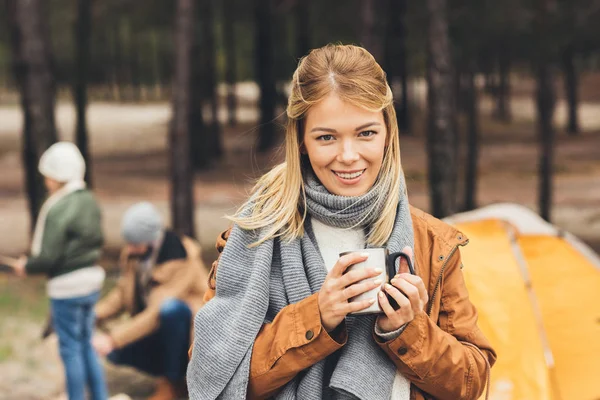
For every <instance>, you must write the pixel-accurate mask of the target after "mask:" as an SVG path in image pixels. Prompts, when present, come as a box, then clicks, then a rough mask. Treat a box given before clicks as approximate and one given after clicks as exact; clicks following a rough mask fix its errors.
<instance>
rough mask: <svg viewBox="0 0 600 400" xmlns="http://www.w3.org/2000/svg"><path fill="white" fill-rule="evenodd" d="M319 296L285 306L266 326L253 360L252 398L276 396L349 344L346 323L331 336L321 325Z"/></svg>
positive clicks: (253, 351)
mask: <svg viewBox="0 0 600 400" xmlns="http://www.w3.org/2000/svg"><path fill="white" fill-rule="evenodd" d="M317 298H318V293H315V294H313V295H311V296H309V297H307V298H306V299H304V300H302V301H300V302H298V303H296V304H290V305H289V306H286V307H284V308H283V309H282V310H281V311H280V312H279V313H278V314H277V316H276V317H275V319H274V320H273V322H271V323H266V324H264V325H263V326H262V328H261V329H260V331H259V332H258V335H257V337H256V339H255V340H254V347H253V349H252V358H251V360H250V379H249V382H248V398H249V399H265V398H268V397H269V396H272V395H273V394H275V393H276V392H277V391H278V390H279V389H280V388H281V387H283V386H284V385H285V384H287V383H288V382H289V381H291V380H292V379H293V378H294V377H295V376H296V375H297V374H298V373H299V372H300V371H302V370H304V369H306V368H308V367H310V366H312V365H313V364H316V363H317V362H319V361H321V360H322V359H324V358H325V357H327V356H328V355H330V354H332V353H334V352H335V351H336V350H338V349H340V348H342V347H343V346H344V345H345V344H346V339H347V333H346V327H345V325H344V324H342V325H340V326H339V327H338V328H337V329H336V330H334V331H333V332H331V335H330V334H329V333H328V332H327V331H326V330H325V328H323V326H322V325H321V314H320V313H319V306H318V304H317Z"/></svg>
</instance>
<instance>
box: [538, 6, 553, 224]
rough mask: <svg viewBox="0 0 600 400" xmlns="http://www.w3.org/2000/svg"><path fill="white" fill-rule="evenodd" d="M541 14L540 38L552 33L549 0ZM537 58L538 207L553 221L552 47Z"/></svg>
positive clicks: (543, 215)
mask: <svg viewBox="0 0 600 400" xmlns="http://www.w3.org/2000/svg"><path fill="white" fill-rule="evenodd" d="M538 7H539V9H538V14H537V15H536V31H537V32H536V33H537V34H538V35H539V37H540V38H545V37H548V36H549V33H550V30H551V27H550V23H549V18H550V17H549V16H548V13H549V11H548V9H549V7H550V5H549V4H548V0H538ZM538 51H539V53H538V55H537V59H536V63H537V65H536V70H537V71H536V72H537V93H536V94H537V114H538V121H537V125H538V134H539V140H540V161H539V198H538V200H539V210H540V215H541V217H542V218H544V219H545V220H546V221H548V222H550V221H551V208H552V181H553V177H554V129H553V126H552V120H553V117H554V106H555V94H554V87H553V82H554V77H553V73H552V64H551V60H552V57H551V55H550V51H551V49H550V48H549V47H547V48H543V47H542V48H541V49H540V50H538Z"/></svg>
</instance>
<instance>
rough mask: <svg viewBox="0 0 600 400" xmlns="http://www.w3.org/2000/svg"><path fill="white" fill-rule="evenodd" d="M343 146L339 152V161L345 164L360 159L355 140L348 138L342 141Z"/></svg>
mask: <svg viewBox="0 0 600 400" xmlns="http://www.w3.org/2000/svg"><path fill="white" fill-rule="evenodd" d="M341 144H342V148H341V149H340V152H339V153H338V157H337V161H338V162H340V163H344V164H352V163H353V162H356V161H358V160H359V159H360V155H359V154H358V151H357V149H356V143H354V141H352V140H349V139H346V140H343V141H342V143H341Z"/></svg>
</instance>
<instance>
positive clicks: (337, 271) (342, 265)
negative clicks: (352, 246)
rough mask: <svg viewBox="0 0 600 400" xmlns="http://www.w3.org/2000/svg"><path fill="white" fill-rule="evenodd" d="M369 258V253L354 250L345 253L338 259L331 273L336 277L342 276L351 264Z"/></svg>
mask: <svg viewBox="0 0 600 400" xmlns="http://www.w3.org/2000/svg"><path fill="white" fill-rule="evenodd" d="M367 258H369V253H358V252H354V253H349V254H346V255H343V256H341V257H340V258H339V259H338V260H337V262H336V263H335V265H334V266H333V268H332V269H331V271H330V272H329V274H330V275H331V276H334V277H340V276H342V275H343V274H344V272H345V271H346V269H348V267H349V266H350V265H354V264H357V263H359V262H362V261H365V260H366V259H367Z"/></svg>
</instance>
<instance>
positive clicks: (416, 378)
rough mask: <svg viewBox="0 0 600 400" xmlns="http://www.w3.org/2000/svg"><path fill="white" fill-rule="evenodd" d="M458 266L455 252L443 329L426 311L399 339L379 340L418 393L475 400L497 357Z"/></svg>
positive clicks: (444, 296) (448, 271) (446, 284)
mask: <svg viewBox="0 0 600 400" xmlns="http://www.w3.org/2000/svg"><path fill="white" fill-rule="evenodd" d="M460 266H461V260H460V252H458V251H457V252H456V253H455V255H454V257H453V259H452V260H451V261H448V264H447V265H446V270H445V274H444V289H443V291H442V293H441V296H442V297H441V310H440V316H439V323H438V324H439V325H436V324H435V323H434V322H433V321H432V320H431V319H430V318H429V316H428V315H427V314H426V313H425V312H424V311H423V312H421V313H419V314H417V315H416V316H415V318H414V320H413V321H411V322H410V323H409V324H408V325H407V326H406V328H405V329H404V331H403V332H402V333H401V334H400V335H399V336H398V337H397V338H395V339H393V340H390V341H388V342H381V339H379V338H377V336H376V337H375V339H376V340H377V341H378V343H379V345H380V347H381V348H382V349H383V350H384V351H385V352H386V353H387V354H388V356H389V357H390V358H391V359H392V361H394V363H395V364H396V367H397V368H398V370H399V371H400V372H401V373H402V374H403V375H404V376H406V377H407V378H408V379H410V381H411V382H412V383H413V384H414V385H415V386H417V387H418V388H419V389H421V390H423V391H424V392H426V393H429V394H431V395H433V396H435V397H436V398H440V399H465V400H475V399H478V398H479V396H480V395H481V394H482V393H483V391H484V389H485V386H486V384H487V383H488V380H489V373H490V370H489V369H490V367H491V366H492V365H493V364H494V362H495V361H496V353H495V352H494V350H493V349H492V347H491V345H490V343H489V342H488V340H487V339H486V338H485V337H484V335H483V333H482V332H481V331H480V330H479V328H478V327H477V311H476V309H475V306H473V304H472V303H471V302H470V301H469V297H468V293H467V288H466V286H465V282H464V279H463V275H462V271H461V268H460Z"/></svg>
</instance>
